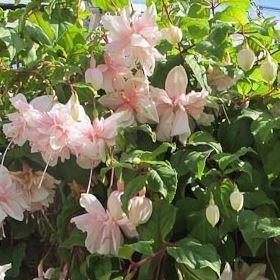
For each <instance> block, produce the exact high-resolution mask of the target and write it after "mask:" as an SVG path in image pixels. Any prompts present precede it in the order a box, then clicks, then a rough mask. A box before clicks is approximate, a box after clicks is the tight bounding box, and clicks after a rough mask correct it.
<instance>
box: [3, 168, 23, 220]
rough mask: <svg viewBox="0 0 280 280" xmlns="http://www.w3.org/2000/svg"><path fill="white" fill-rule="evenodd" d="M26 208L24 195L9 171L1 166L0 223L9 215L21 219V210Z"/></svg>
mask: <svg viewBox="0 0 280 280" xmlns="http://www.w3.org/2000/svg"><path fill="white" fill-rule="evenodd" d="M27 208H28V205H27V203H26V197H25V196H24V194H23V192H22V191H21V189H20V188H18V187H17V186H16V185H15V184H14V182H13V181H12V177H11V175H10V173H9V171H8V170H7V169H6V168H5V167H4V166H1V170H0V223H1V222H2V221H3V220H4V219H5V218H6V217H7V216H10V217H12V218H14V219H15V220H18V221H22V220H23V212H24V211H25V210H26V209H27Z"/></svg>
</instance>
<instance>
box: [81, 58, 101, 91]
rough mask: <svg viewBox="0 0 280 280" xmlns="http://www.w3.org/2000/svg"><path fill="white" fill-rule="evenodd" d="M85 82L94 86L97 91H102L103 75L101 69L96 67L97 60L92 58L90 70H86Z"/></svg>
mask: <svg viewBox="0 0 280 280" xmlns="http://www.w3.org/2000/svg"><path fill="white" fill-rule="evenodd" d="M85 80H86V82H87V83H90V84H92V86H93V88H94V89H95V90H99V89H101V87H102V85H103V75H102V71H101V69H100V68H99V67H96V60H95V59H94V58H91V60H90V68H88V69H87V70H86V73H85Z"/></svg>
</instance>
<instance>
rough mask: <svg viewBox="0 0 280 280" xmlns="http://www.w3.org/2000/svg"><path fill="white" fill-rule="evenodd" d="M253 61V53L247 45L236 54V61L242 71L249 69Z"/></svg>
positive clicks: (254, 59) (254, 58)
mask: <svg viewBox="0 0 280 280" xmlns="http://www.w3.org/2000/svg"><path fill="white" fill-rule="evenodd" d="M255 61H256V56H255V53H254V52H253V51H252V50H251V49H250V48H249V47H246V48H244V49H242V50H240V51H239V52H238V54H237V63H238V65H239V67H240V68H241V69H242V70H244V71H248V70H251V69H252V67H253V65H254V63H255Z"/></svg>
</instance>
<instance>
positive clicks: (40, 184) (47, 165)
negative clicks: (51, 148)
mask: <svg viewBox="0 0 280 280" xmlns="http://www.w3.org/2000/svg"><path fill="white" fill-rule="evenodd" d="M51 158H52V153H51V154H50V157H49V159H48V162H47V164H46V167H45V169H44V172H43V175H42V177H41V180H40V183H39V185H38V189H40V188H41V186H42V183H43V180H44V177H45V174H46V172H47V169H48V167H49V165H50V162H51Z"/></svg>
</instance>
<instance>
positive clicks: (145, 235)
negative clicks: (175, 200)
mask: <svg viewBox="0 0 280 280" xmlns="http://www.w3.org/2000/svg"><path fill="white" fill-rule="evenodd" d="M175 218H176V208H175V207H174V206H173V205H171V204H168V203H167V202H166V201H164V200H161V201H156V202H154V203H153V213H152V216H151V218H150V219H149V221H148V222H147V223H146V224H145V225H141V226H140V227H138V231H139V234H140V239H141V240H154V242H155V248H159V245H160V244H161V243H162V242H163V241H164V240H165V239H166V237H167V235H168V234H169V233H170V231H171V229H172V227H173V225H174V222H175Z"/></svg>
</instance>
